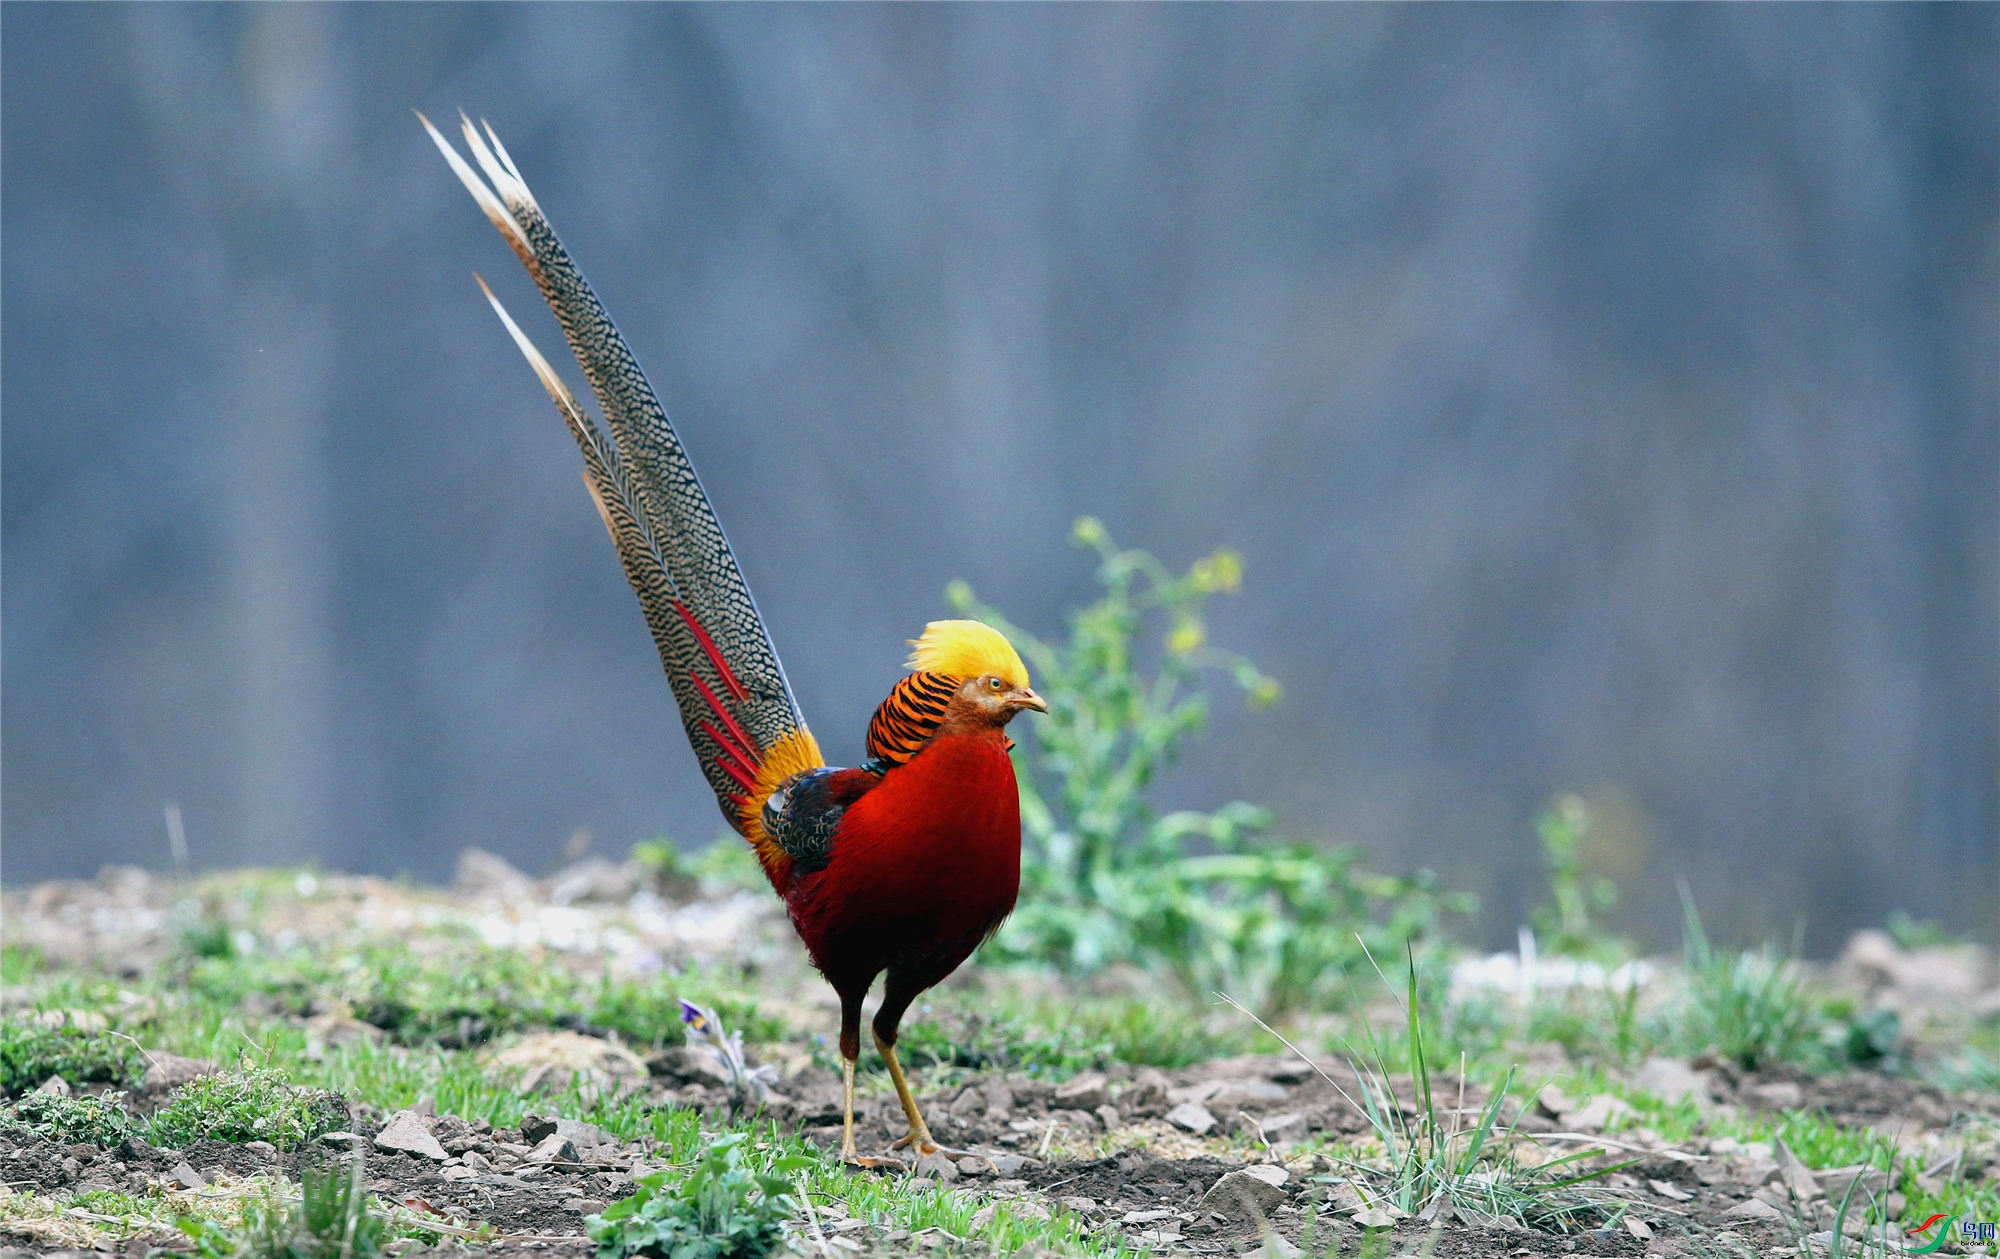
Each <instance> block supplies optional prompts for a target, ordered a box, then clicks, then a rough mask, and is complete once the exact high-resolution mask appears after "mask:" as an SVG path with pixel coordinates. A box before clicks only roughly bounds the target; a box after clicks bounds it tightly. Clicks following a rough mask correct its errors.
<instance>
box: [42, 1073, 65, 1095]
mask: <svg viewBox="0 0 2000 1259" xmlns="http://www.w3.org/2000/svg"><path fill="white" fill-rule="evenodd" d="M35 1091H36V1092H37V1093H48V1094H50V1095H52V1096H55V1097H68V1096H69V1081H68V1080H65V1079H63V1078H62V1077H61V1076H59V1075H52V1076H50V1077H49V1078H48V1079H46V1080H43V1081H42V1084H41V1087H40V1088H38V1089H36V1090H35Z"/></svg>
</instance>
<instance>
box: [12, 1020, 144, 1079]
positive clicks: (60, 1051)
mask: <svg viewBox="0 0 2000 1259" xmlns="http://www.w3.org/2000/svg"><path fill="white" fill-rule="evenodd" d="M31 1019H33V1020H36V1021H30V1020H31ZM145 1072H146V1059H145V1055H143V1054H141V1053H140V1052H139V1047H138V1046H137V1045H135V1044H133V1043H132V1041H131V1040H130V1039H129V1038H126V1037H122V1036H115V1035H110V1034H107V1033H105V1032H93V1031H85V1030H84V1029H83V1028H80V1027H75V1026H72V1025H71V1024H70V1023H68V1022H63V1023H58V1024H53V1025H51V1024H49V1023H44V1022H40V1021H39V1020H38V1016H28V1017H27V1018H23V1017H22V1016H20V1015H16V1016H13V1017H12V1018H10V1019H9V1020H8V1021H7V1022H5V1023H0V1092H6V1093H8V1094H17V1093H22V1092H25V1091H27V1090H28V1089H32V1088H37V1087H39V1086H40V1085H41V1084H42V1082H43V1081H45V1080H47V1079H48V1078H49V1077H50V1076H52V1075H59V1076H61V1077H62V1078H63V1079H64V1080H66V1081H68V1082H69V1083H71V1084H84V1083H91V1082H103V1083H106V1084H117V1085H122V1086H124V1087H127V1088H129V1087H131V1086H133V1085H136V1084H138V1082H139V1079H140V1077H141V1076H143V1075H144V1074H145Z"/></svg>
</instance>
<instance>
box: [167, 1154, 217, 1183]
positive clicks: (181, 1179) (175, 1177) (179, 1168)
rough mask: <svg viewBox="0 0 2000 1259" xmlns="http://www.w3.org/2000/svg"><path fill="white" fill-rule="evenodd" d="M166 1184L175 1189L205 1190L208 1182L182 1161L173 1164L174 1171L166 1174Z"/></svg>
mask: <svg viewBox="0 0 2000 1259" xmlns="http://www.w3.org/2000/svg"><path fill="white" fill-rule="evenodd" d="M167 1184H168V1185H169V1186H171V1187H172V1188H175V1189H205V1188H207V1187H208V1181H207V1180H206V1179H205V1178H203V1176H202V1174H201V1173H200V1172H198V1171H196V1170H195V1169H194V1168H192V1167H189V1166H188V1165H187V1161H186V1160H185V1159H183V1160H182V1161H181V1162H178V1163H175V1164H174V1170H172V1171H170V1172H168V1173H167Z"/></svg>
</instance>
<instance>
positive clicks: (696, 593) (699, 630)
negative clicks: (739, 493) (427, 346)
mask: <svg viewBox="0 0 2000 1259" xmlns="http://www.w3.org/2000/svg"><path fill="white" fill-rule="evenodd" d="M417 117H418V118H419V119H421V120H422V122H423V124H424V129H425V130H426V131H428V132H429V133H430V136H431V139H432V140H433V141H435V142H436V144H437V146H438V150H439V151H440V152H441V153H443V154H444V156H445V160H446V161H447V162H449V163H450V165H451V169H452V171H453V173H455V174H456V175H457V176H458V178H459V181H460V182H461V183H463V184H464V185H465V187H466V190H467V191H468V192H470V193H471V194H472V198H473V200H474V201H475V202H477V203H478V205H479V208H480V209H481V210H482V211H483V212H484V213H485V215H486V217H487V218H488V219H489V220H490V221H491V222H492V223H493V225H494V227H496V228H497V229H499V231H500V234H501V236H502V237H504V238H505V239H506V241H507V243H508V245H509V246H511V247H512V248H513V250H514V253H515V255H516V256H517V257H519V258H520V260H521V262H522V264H523V265H524V266H526V267H527V269H528V274H529V275H530V276H531V277H533V279H534V281H535V285H536V287H537V288H539V289H540V290H541V292H542V297H543V298H544V299H545V300H546V301H547V302H548V304H549V308H550V309H551V310H552V311H554V312H555V316H556V319H557V321H558V322H559V323H560V324H561V325H562V329H563V335H564V336H565V337H566V338H567V340H568V341H569V345H570V349H571V351H572V352H573V353H574V354H575V355H576V359H577V362H578V364H579V365H581V367H582V368H583V373H584V377H585V379H586V380H588V381H589V382H590V387H591V391H592V392H593V393H594V394H596V396H597V401H598V405H599V406H600V407H601V408H602V409H603V413H604V418H605V422H606V426H607V427H608V428H609V430H610V434H609V440H607V439H606V435H605V433H604V432H603V431H602V430H600V429H599V428H598V427H597V425H596V423H595V422H594V421H593V420H592V419H591V418H590V416H589V415H588V414H587V413H586V412H585V411H584V409H583V407H582V405H581V404H580V403H579V402H578V401H577V399H576V397H575V395H573V394H572V393H571V392H570V391H569V388H568V387H567V386H566V385H564V384H563V382H562V379H561V378H560V377H559V376H557V375H556V372H555V369H554V368H553V367H552V366H550V364H549V361H548V360H547V359H546V358H545V357H543V356H542V354H541V352H540V351H539V350H537V349H536V348H535V346H534V344H533V343H532V342H531V341H530V340H529V339H528V337H527V334H525V333H524V332H522V331H521V328H520V326H519V325H518V324H516V323H515V322H514V320H513V318H512V317H511V316H509V315H508V313H507V311H506V309H505V308H504V307H502V306H501V304H500V301H499V299H498V298H496V297H494V295H493V293H492V290H490V289H487V288H486V282H485V281H484V280H480V282H479V286H480V288H481V289H482V290H484V291H485V293H486V298H487V300H488V301H489V302H491V303H492V305H493V309H494V311H495V313H497V314H498V315H499V316H500V320H501V322H502V324H504V325H505V327H506V329H507V333H508V335H509V336H511V337H512V338H513V339H514V344H515V345H516V346H518V347H519V348H520V350H521V353H522V354H523V355H524V356H525V357H526V358H527V360H528V363H529V366H531V367H532V368H533V369H534V372H535V375H536V377H537V378H539V379H540V380H541V382H542V387H543V388H544V389H546V390H547V391H548V394H549V397H550V399H551V400H553V401H554V402H555V404H556V409H557V410H558V411H560V412H561V413H562V416H563V421H564V422H565V423H566V424H567V425H568V426H569V430H570V435H571V436H572V437H574V438H575V439H576V444H577V447H578V449H580V450H581V451H582V452H583V462H584V484H585V485H586V486H587V487H588V488H589V490H590V495H591V498H592V499H593V500H595V502H596V504H597V510H598V513H599V515H600V516H602V517H603V520H604V525H605V528H606V529H607V530H608V531H609V532H610V534H611V540H612V543H613V545H615V546H616V547H617V549H618V555H619V558H620V560H621V561H622V562H623V564H624V566H625V574H626V577H627V578H628V579H629V580H630V581H631V583H632V589H633V590H634V591H635V592H637V594H638V596H639V603H640V606H641V607H642V608H643V609H644V611H645V615H646V624H647V626H648V627H649V628H650V629H651V630H652V633H653V641H654V643H655V645H656V646H658V648H659V652H660V660H661V663H662V664H664V665H665V666H666V672H667V679H668V681H669V683H670V684H671V686H672V688H673V692H674V698H675V700H676V702H677V703H678V704H679V706H680V710H681V724H682V725H683V727H684V728H685V729H686V730H687V735H688V739H689V741H690V742H691V743H692V744H693V745H694V750H695V754H696V756H697V758H698V759H699V760H700V761H701V766H702V771H703V773H704V774H705V775H706V777H707V778H708V781H709V785H710V786H711V787H712V788H713V789H714V791H715V795H716V799H717V801H718V802H719V803H720V804H721V806H722V811H723V813H724V815H725V816H726V817H728V819H729V821H730V823H731V825H733V826H734V827H735V828H736V829H737V830H738V831H740V832H742V833H743V834H744V835H745V836H746V837H748V838H749V839H750V840H751V842H752V843H754V844H756V845H757V848H758V855H759V856H760V857H761V858H763V859H764V863H765V867H766V870H767V871H768V872H770V873H771V874H772V877H773V880H774V881H777V880H778V879H779V876H780V871H779V870H777V869H774V868H773V863H774V862H776V863H780V864H782V863H784V862H785V858H784V857H783V854H782V853H781V852H779V851H777V850H776V846H775V844H773V843H771V842H770V841H769V840H768V839H767V838H766V837H765V836H764V834H763V828H762V825H761V822H760V820H759V811H760V810H761V808H762V806H763V802H764V798H765V797H767V796H768V795H770V793H771V791H772V789H773V788H775V787H776V786H777V785H778V784H779V783H780V782H782V781H783V780H784V779H785V778H787V777H789V776H790V775H791V774H793V773H795V772H797V771H798V770H801V769H808V768H813V767H815V766H818V765H821V764H824V761H823V760H822V758H821V757H820V754H819V747H818V745H817V744H816V743H815V742H814V741H813V737H812V734H811V732H810V731H808V730H807V729H806V725H805V720H804V718H803V717H801V716H800V714H799V710H798V705H797V703H796V701H794V699H793V698H792V691H791V686H790V685H789V684H788V683H787V682H786V680H785V674H784V670H783V668H782V666H780V665H779V663H778V654H777V651H776V650H775V649H774V648H773V647H772V645H771V639H770V635H769V634H768V633H767V632H766V631H765V629H764V623H763V620H762V618H760V617H759V616H758V614H757V605H756V602H755V601H754V600H753V599H752V598H751V596H750V588H749V586H748V585H747V584H745V582H744V580H743V574H742V571H741V570H740V569H739V568H738V566H737V563H736V556H735V554H734V553H733V552H732V551H731V550H730V549H729V541H728V539H727V538H726V537H724V536H723V532H722V526H721V524H720V522H718V521H717V520H716V518H715V511H714V509H713V508H712V507H711V506H710V505H709V502H708V495H707V494H706V493H705V492H704V491H703V490H702V488H701V482H700V481H699V480H698V479H697V478H696V476H695V471H694V465H693V464H692V463H690V462H689V461H688V457H687V452H686V451H685V450H684V449H682V447H681V443H680V439H679V438H678V437H677V436H676V435H675V434H674V430H673V425H672V424H671V423H670V422H669V421H668V419H667V413H666V411H665V409H664V408H663V407H661V405H660V401H659V398H658V397H657V396H656V395H655V394H654V393H653V389H652V386H651V385H650V384H649V383H648V382H647V380H646V376H645V373H644V372H642V371H641V370H640V368H639V363H638V360H637V359H636V358H634V357H633V355H632V351H631V349H630V347H628V346H627V345H626V343H625V339H624V337H622V336H621V335H619V332H618V329H617V328H616V327H614V326H613V325H612V322H611V319H610V316H609V315H607V314H606V313H605V310H604V306H603V304H602V303H601V302H600V301H599V300H598V298H597V294H596V293H595V292H593V291H592V290H591V288H590V285H589V283H588V282H587V281H586V280H585V279H584V278H583V274H582V272H580V271H579V270H577V267H576V264H575V263H573V262H572V261H570V257H569V254H568V253H567V252H566V251H565V250H564V249H563V247H562V243H561V242H560V241H559V240H557V239H556V235H555V232H554V230H553V229H552V228H551V227H550V226H549V223H548V220H547V219H546V218H545V217H543V215H542V210H541V207H540V206H539V205H538V204H537V203H536V202H535V198H534V195H533V194H532V193H530V192H529V191H528V185H527V182H526V181H525V180H524V179H522V178H521V173H520V170H519V169H518V168H517V167H516V166H515V165H514V161H513V159H512V158H511V157H510V156H509V155H508V153H507V150H506V149H505V148H504V147H503V146H502V145H501V143H500V139H499V137H498V136H496V135H494V134H493V131H492V129H491V128H490V127H489V128H487V129H486V131H485V133H484V134H483V135H482V134H481V133H480V131H479V130H478V129H477V128H475V127H474V126H473V125H472V121H471V120H470V119H469V118H463V116H462V115H461V118H462V121H463V135H464V139H465V143H466V147H467V149H468V150H469V151H470V152H471V153H472V157H473V161H474V162H476V163H477V164H478V167H479V170H478V171H477V172H475V171H474V170H473V167H472V165H471V164H470V163H468V162H466V160H465V159H464V158H463V157H461V156H460V155H459V154H458V152H457V150H456V149H455V148H453V146H452V144H451V142H450V141H448V140H447V139H445V137H444V136H443V135H442V134H441V133H440V132H439V131H438V129H437V128H436V127H434V126H432V125H431V122H430V120H429V119H427V118H424V117H423V115H422V114H419V115H417ZM482 173H483V175H484V176H485V178H484V179H482V178H481V177H480V176H481V174H482Z"/></svg>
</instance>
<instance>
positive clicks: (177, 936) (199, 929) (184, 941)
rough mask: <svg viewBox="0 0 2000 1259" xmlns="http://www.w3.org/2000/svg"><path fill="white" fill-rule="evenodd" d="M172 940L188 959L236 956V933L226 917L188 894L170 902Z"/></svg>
mask: <svg viewBox="0 0 2000 1259" xmlns="http://www.w3.org/2000/svg"><path fill="white" fill-rule="evenodd" d="M173 928H174V943H175V944H176V945H177V946H178V947H179V949H180V952H181V953H182V955H183V956H184V957H186V958H189V959H197V960H198V959H202V958H221V959H227V958H232V957H235V956H236V936H235V933H234V932H232V931H231V930H230V927H229V920H228V919H226V918H224V917H223V916H222V915H221V914H220V913H218V912H216V911H215V909H214V908H213V907H212V906H209V905H207V904H204V903H203V902H202V901H201V900H200V899H198V898H194V897H190V898H188V899H187V900H184V901H182V902H180V903H179V904H178V905H175V906H174V916H173Z"/></svg>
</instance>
